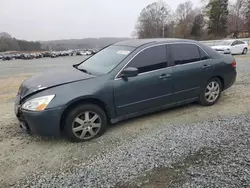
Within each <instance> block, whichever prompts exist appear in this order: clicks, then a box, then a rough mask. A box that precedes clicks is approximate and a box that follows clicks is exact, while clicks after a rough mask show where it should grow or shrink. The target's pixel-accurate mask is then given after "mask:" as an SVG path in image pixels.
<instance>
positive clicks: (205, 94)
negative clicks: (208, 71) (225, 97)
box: [199, 78, 222, 106]
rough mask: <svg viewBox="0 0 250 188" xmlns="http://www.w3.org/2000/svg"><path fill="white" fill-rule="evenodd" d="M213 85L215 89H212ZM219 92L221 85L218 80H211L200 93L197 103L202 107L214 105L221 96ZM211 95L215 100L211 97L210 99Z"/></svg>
mask: <svg viewBox="0 0 250 188" xmlns="http://www.w3.org/2000/svg"><path fill="white" fill-rule="evenodd" d="M213 84H216V85H214V86H216V87H213ZM217 87H218V89H217ZM209 88H210V89H209ZM221 91H222V83H221V81H220V79H219V78H212V79H211V80H209V81H208V82H207V84H206V86H205V87H204V88H203V90H202V91H201V93H200V96H199V103H200V104H201V105H203V106H211V105H213V104H215V103H216V102H217V101H218V100H219V98H220V96H221ZM209 92H210V94H209ZM211 95H212V96H214V97H215V98H213V97H211V98H210V96H211ZM212 98H213V99H212Z"/></svg>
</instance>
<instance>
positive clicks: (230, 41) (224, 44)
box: [219, 40, 233, 46]
mask: <svg viewBox="0 0 250 188" xmlns="http://www.w3.org/2000/svg"><path fill="white" fill-rule="evenodd" d="M232 43H233V41H232V40H223V41H222V42H220V44H219V45H221V46H230V45H231V44H232Z"/></svg>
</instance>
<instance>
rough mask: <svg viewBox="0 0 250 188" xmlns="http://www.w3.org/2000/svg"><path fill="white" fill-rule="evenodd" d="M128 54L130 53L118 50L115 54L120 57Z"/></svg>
mask: <svg viewBox="0 0 250 188" xmlns="http://www.w3.org/2000/svg"><path fill="white" fill-rule="evenodd" d="M129 53H130V51H127V50H119V51H118V52H117V54H121V55H128V54H129Z"/></svg>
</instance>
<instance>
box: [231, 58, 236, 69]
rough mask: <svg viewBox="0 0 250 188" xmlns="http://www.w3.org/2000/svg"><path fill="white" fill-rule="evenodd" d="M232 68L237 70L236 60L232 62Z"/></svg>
mask: <svg viewBox="0 0 250 188" xmlns="http://www.w3.org/2000/svg"><path fill="white" fill-rule="evenodd" d="M232 67H233V68H236V61H235V60H234V61H233V62H232Z"/></svg>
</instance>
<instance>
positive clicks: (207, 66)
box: [201, 64, 211, 69]
mask: <svg viewBox="0 0 250 188" xmlns="http://www.w3.org/2000/svg"><path fill="white" fill-rule="evenodd" d="M209 67H211V65H207V64H205V65H203V66H202V67H201V68H203V69H207V68H209Z"/></svg>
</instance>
